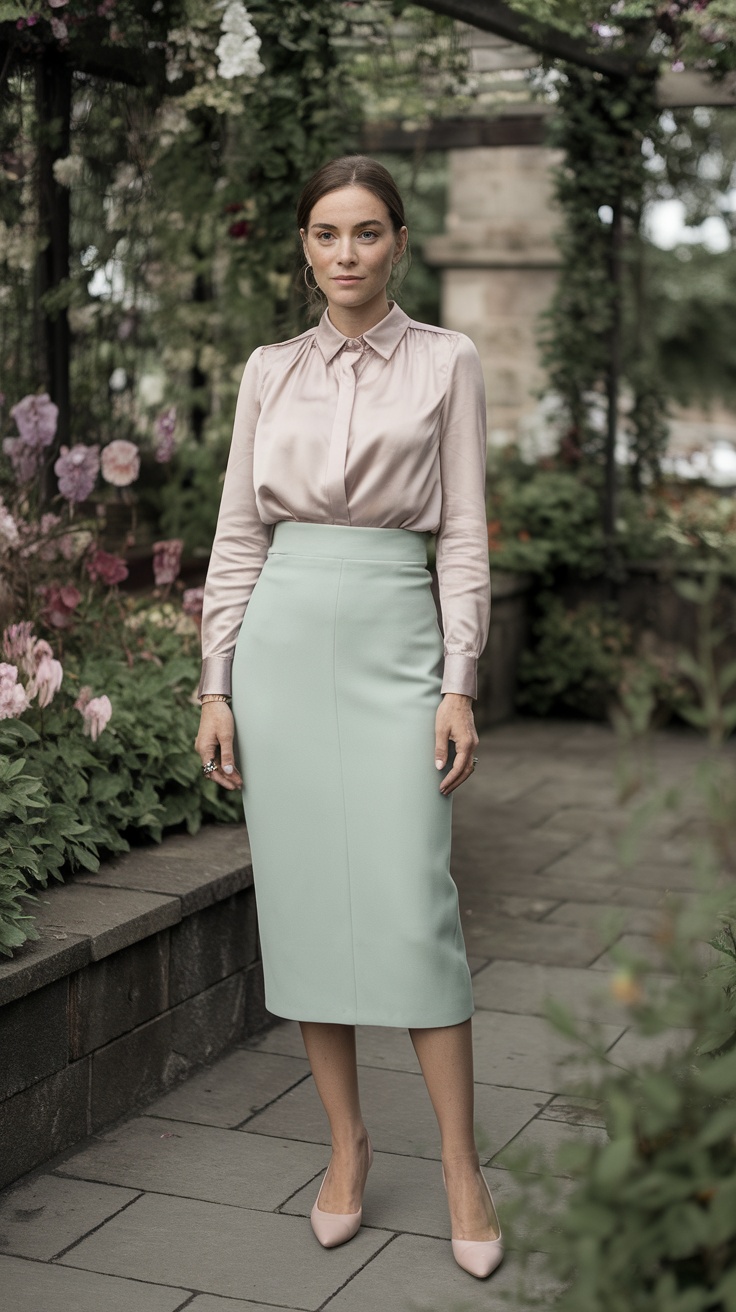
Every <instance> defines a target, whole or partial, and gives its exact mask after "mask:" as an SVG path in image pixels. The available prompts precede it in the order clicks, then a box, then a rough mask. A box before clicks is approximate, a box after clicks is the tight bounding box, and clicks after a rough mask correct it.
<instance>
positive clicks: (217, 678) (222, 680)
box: [197, 656, 233, 697]
mask: <svg viewBox="0 0 736 1312" xmlns="http://www.w3.org/2000/svg"><path fill="white" fill-rule="evenodd" d="M232 665H233V658H232V656H205V658H204V660H203V661H202V673H201V675H200V679H199V687H198V689H197V696H198V697H204V696H205V695H206V694H207V693H210V692H219V693H225V694H227V696H228V697H229V696H230V695H231V693H232V678H231V672H232Z"/></svg>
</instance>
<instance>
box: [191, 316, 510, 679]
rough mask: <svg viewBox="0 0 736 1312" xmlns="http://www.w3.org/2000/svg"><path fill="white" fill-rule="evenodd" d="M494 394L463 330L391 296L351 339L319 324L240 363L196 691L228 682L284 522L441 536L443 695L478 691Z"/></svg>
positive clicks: (485, 611)
mask: <svg viewBox="0 0 736 1312" xmlns="http://www.w3.org/2000/svg"><path fill="white" fill-rule="evenodd" d="M485 413H486V408H485V391H484V386H483V375H482V372H481V365H480V359H479V356H478V352H477V350H476V348H475V346H474V345H473V343H472V342H471V340H470V338H469V337H466V336H465V335H464V333H458V332H450V331H449V330H448V329H445V328H435V327H434V326H433V325H431V324H426V323H417V322H415V320H413V319H410V318H409V316H408V315H407V314H405V313H404V311H403V310H402V309H401V307H400V306H399V305H398V304H397V303H396V302H393V303H392V304H391V308H390V310H389V312H388V314H387V315H386V316H385V318H383V319H381V321H380V323H377V324H376V325H375V326H374V327H373V328H369V329H368V331H367V332H365V333H363V334H362V336H360V337H358V338H348V337H345V336H344V334H343V333H341V332H339V331H338V329H337V328H335V326H334V324H333V323H332V322H331V320H330V318H329V317H328V313H327V311H326V310H325V312H324V314H323V315H322V318H321V319H320V321H319V323H318V325H317V327H316V328H310V329H309V330H308V331H307V332H305V333H302V334H301V335H300V336H299V337H293V338H291V339H290V340H289V341H286V342H277V343H275V344H274V345H272V346H260V347H258V348H257V349H256V350H255V351H254V352H253V354H252V355H251V357H250V359H249V360H248V363H247V364H246V366H245V370H244V372H243V378H242V382H241V384H240V391H239V394H238V401H237V406H236V410H235V421H234V426H233V437H232V444H231V447H230V455H229V458H228V463H227V468H226V471H225V481H224V485H223V490H222V499H221V503H220V512H219V516H218V520H217V529H216V533H215V540H214V544H213V547H212V555H211V558H210V563H209V568H208V571H207V579H206V583H205V588H204V603H203V611H202V658H203V659H202V675H201V678H200V681H199V688H198V690H197V691H198V696H200V697H202V696H203V695H204V694H205V693H214V692H218V693H229V692H230V690H231V684H230V670H231V665H232V658H233V653H234V650H235V643H236V640H237V637H238V633H239V630H240V625H241V623H242V620H243V615H244V614H245V609H246V606H247V605H248V599H249V597H250V595H251V592H252V591H253V588H254V586H255V584H256V581H257V579H258V575H259V574H260V571H261V568H262V566H263V564H264V561H265V559H266V553H267V551H268V548H269V545H270V543H271V538H272V535H273V526H274V524H276V523H277V522H278V521H279V520H284V519H291V520H301V521H306V522H308V523H316V524H354V525H359V526H362V527H367V528H405V529H412V530H414V531H416V532H429V533H434V534H436V562H437V579H438V584H439V596H440V609H441V612H442V627H443V630H444V650H445V661H444V671H443V679H442V692H443V693H445V692H457V693H464V694H465V695H467V696H470V697H475V696H477V676H476V670H477V662H478V657H479V655H480V653H481V651H482V650H483V647H484V646H485V642H486V639H487V637H488V625H489V618H490V602H491V597H490V573H489V565H488V531H487V528H486V506H485V472H486V432H485Z"/></svg>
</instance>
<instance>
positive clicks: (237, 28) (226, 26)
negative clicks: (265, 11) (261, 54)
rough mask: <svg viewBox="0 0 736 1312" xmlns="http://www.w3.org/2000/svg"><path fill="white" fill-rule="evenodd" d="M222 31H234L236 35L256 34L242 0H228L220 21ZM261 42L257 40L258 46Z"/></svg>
mask: <svg viewBox="0 0 736 1312" xmlns="http://www.w3.org/2000/svg"><path fill="white" fill-rule="evenodd" d="M220 27H221V28H222V30H223V32H235V33H236V35H237V36H243V37H245V36H255V37H257V36H258V33H257V32H256V29H255V27H254V26H253V24H252V22H251V20H250V16H249V14H248V10H247V9H246V7H245V5H244V4H243V0H230V3H229V5H228V6H227V8H226V9H225V12H224V14H223V15H222V20H221V22H220ZM260 44H261V42H260V40H259V41H258V46H260Z"/></svg>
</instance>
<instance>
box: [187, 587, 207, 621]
mask: <svg viewBox="0 0 736 1312" xmlns="http://www.w3.org/2000/svg"><path fill="white" fill-rule="evenodd" d="M203 601H204V588H187V589H186V590H185V592H184V595H183V597H182V599H181V604H182V608H183V610H184V614H185V615H191V617H192V619H193V620H199V619H201V618H202V603H203Z"/></svg>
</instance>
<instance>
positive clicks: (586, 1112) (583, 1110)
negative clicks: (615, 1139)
mask: <svg viewBox="0 0 736 1312" xmlns="http://www.w3.org/2000/svg"><path fill="white" fill-rule="evenodd" d="M539 1117H540V1120H545V1121H547V1120H549V1121H566V1122H567V1124H568V1125H598V1126H604V1127H605V1117H604V1114H603V1108H602V1106H601V1104H600V1103H599V1102H596V1101H595V1099H593V1098H581V1097H574V1096H572V1095H570V1094H565V1093H561V1094H559V1095H558V1096H557V1097H556V1098H553V1099H552V1101H551V1102H549V1103H547V1106H546V1107H545V1108H544V1110H543V1111H541V1112H540V1113H539Z"/></svg>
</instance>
